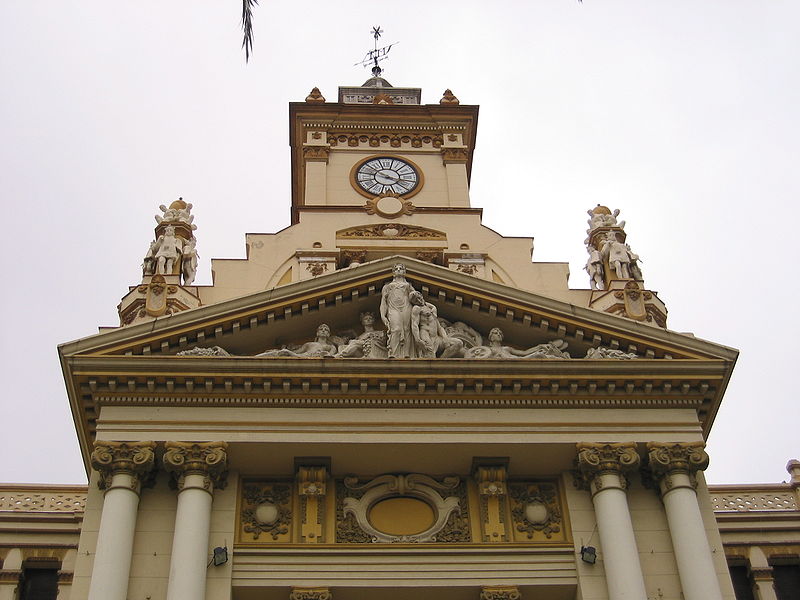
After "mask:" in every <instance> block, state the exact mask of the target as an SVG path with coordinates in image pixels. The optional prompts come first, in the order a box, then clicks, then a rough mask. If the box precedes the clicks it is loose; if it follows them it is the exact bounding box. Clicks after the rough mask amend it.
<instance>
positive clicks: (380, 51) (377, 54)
mask: <svg viewBox="0 0 800 600" xmlns="http://www.w3.org/2000/svg"><path fill="white" fill-rule="evenodd" d="M370 33H372V37H373V39H374V44H373V49H372V50H369V51H368V52H367V53H366V54H365V55H364V58H362V59H361V60H360V61H359V62H357V63H355V64H354V65H353V66H354V67H357V66H358V65H361V66H362V67H368V66H369V65H370V64H371V65H372V76H373V77H374V78H375V79H378V78H380V76H381V73H383V69H381V68H380V66H379V65H378V63H379V62H382V61H384V60H386V59H387V58H388V54H389V51H390V50H391V49H392V46H395V45H397V44H399V43H400V42H394V43H392V44H389V45H388V46H383V47H382V48H378V40H379V39H380V37H381V36H382V35H383V29H381V26H380V25H376V26H374V27H373V28H372V31H371V32H370ZM378 83H380V82H378Z"/></svg>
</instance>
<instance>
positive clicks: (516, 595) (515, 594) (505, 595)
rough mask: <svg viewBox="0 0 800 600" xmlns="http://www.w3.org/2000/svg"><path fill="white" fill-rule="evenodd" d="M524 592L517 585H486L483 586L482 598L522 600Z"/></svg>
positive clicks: (483, 599) (490, 599)
mask: <svg viewBox="0 0 800 600" xmlns="http://www.w3.org/2000/svg"><path fill="white" fill-rule="evenodd" d="M520 598H522V594H521V593H520V591H519V588H517V586H515V585H498V586H491V587H490V586H485V587H482V588H481V597H480V600H520Z"/></svg>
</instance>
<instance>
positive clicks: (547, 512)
mask: <svg viewBox="0 0 800 600" xmlns="http://www.w3.org/2000/svg"><path fill="white" fill-rule="evenodd" d="M510 495H511V516H512V518H513V520H514V529H516V530H517V531H518V532H520V533H522V534H524V535H525V536H526V537H527V539H529V540H532V539H533V538H534V535H535V533H536V532H541V533H542V534H544V536H545V537H546V538H547V539H548V540H549V539H551V538H552V537H553V534H557V533H559V532H561V530H562V523H561V508H560V506H559V501H558V488H557V487H556V485H555V484H552V483H514V484H512V485H511V490H510Z"/></svg>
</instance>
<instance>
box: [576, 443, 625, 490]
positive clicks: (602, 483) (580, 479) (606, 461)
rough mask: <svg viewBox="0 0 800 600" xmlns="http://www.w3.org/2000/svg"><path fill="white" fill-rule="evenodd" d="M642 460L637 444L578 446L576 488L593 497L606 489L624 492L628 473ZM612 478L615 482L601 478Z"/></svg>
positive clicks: (584, 444) (581, 444)
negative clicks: (590, 493) (589, 492)
mask: <svg viewBox="0 0 800 600" xmlns="http://www.w3.org/2000/svg"><path fill="white" fill-rule="evenodd" d="M640 463H641V459H640V458H639V454H638V453H637V452H636V444H634V443H621V444H587V443H580V444H578V458H577V459H576V467H577V472H576V476H575V486H576V487H577V488H578V489H583V490H589V491H591V492H592V495H594V494H596V493H598V492H599V491H601V490H603V489H605V488H607V487H609V488H610V487H616V488H619V489H622V490H625V489H627V487H628V480H627V473H629V472H630V471H635V470H636V469H637V468H638V467H639V464H640ZM607 475H612V476H614V478H613V479H612V478H610V477H604V476H607Z"/></svg>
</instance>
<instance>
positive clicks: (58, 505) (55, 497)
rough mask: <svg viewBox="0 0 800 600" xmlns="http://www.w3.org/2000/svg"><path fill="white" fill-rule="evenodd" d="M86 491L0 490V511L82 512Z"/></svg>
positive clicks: (84, 505)
mask: <svg viewBox="0 0 800 600" xmlns="http://www.w3.org/2000/svg"><path fill="white" fill-rule="evenodd" d="M86 494H87V493H86V491H82V492H56V491H53V492H47V491H41V492H30V491H26V490H15V489H13V488H12V489H3V490H0V512H7V511H11V512H36V513H70V514H72V513H82V512H84V509H85V508H86Z"/></svg>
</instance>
